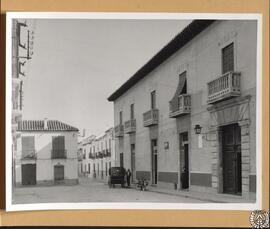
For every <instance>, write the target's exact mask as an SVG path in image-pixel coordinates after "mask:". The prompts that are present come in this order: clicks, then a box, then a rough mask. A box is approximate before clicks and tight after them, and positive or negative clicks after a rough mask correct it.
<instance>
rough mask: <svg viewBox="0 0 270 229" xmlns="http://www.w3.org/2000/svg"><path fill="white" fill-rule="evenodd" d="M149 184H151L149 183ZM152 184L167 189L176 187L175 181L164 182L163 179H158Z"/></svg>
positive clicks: (175, 188)
mask: <svg viewBox="0 0 270 229" xmlns="http://www.w3.org/2000/svg"><path fill="white" fill-rule="evenodd" d="M150 185H151V184H150ZM154 186H157V187H160V188H166V189H169V190H177V189H178V186H179V185H178V184H176V183H171V182H164V181H159V182H158V183H157V184H156V185H154Z"/></svg>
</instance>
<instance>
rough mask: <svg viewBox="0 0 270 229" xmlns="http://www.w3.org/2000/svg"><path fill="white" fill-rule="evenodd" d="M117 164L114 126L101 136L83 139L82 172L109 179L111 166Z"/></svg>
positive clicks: (97, 177)
mask: <svg viewBox="0 0 270 229" xmlns="http://www.w3.org/2000/svg"><path fill="white" fill-rule="evenodd" d="M113 166H115V145H114V131H113V128H110V129H108V130H107V131H105V133H104V134H102V135H101V136H98V137H95V136H90V137H88V138H86V139H84V140H83V141H82V162H81V169H80V174H83V175H84V176H87V177H89V178H94V179H99V180H105V181H107V179H108V176H109V168H110V167H113Z"/></svg>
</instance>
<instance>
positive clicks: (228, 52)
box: [222, 43, 234, 74]
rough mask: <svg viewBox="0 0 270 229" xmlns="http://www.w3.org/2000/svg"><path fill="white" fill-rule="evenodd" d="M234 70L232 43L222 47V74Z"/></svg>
mask: <svg viewBox="0 0 270 229" xmlns="http://www.w3.org/2000/svg"><path fill="white" fill-rule="evenodd" d="M233 70H234V50H233V43H231V44H229V45H228V46H226V47H225V48H223V49H222V74H225V73H227V72H229V71H233Z"/></svg>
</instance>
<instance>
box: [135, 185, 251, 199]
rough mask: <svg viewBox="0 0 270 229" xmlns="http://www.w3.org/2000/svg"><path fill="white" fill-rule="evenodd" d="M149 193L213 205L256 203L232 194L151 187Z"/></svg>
mask: <svg viewBox="0 0 270 229" xmlns="http://www.w3.org/2000/svg"><path fill="white" fill-rule="evenodd" d="M132 188H136V186H135V184H133V186H132ZM147 191H149V192H157V193H163V194H167V195H176V196H181V197H186V198H192V199H197V200H203V201H207V202H212V203H254V202H255V200H246V199H243V198H242V197H241V196H236V195H230V194H219V193H205V192H199V191H191V190H173V189H166V188H162V187H155V186H151V185H149V186H147Z"/></svg>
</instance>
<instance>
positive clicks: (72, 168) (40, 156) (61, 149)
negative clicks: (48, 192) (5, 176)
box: [15, 119, 78, 186]
mask: <svg viewBox="0 0 270 229" xmlns="http://www.w3.org/2000/svg"><path fill="white" fill-rule="evenodd" d="M18 132H19V133H20V136H21V138H20V139H19V140H18V144H19V145H20V148H21V151H17V154H16V157H15V168H16V185H17V186H18V185H19V186H20V185H51V184H77V183H78V158H77V152H78V148H77V147H78V145H77V137H78V129H77V128H75V127H72V126H70V125H67V124H65V123H63V122H60V121H57V120H47V119H45V120H23V121H21V122H19V124H18Z"/></svg>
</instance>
